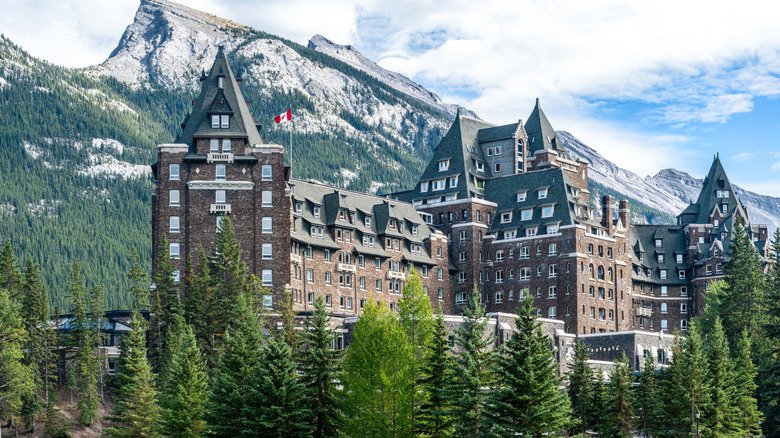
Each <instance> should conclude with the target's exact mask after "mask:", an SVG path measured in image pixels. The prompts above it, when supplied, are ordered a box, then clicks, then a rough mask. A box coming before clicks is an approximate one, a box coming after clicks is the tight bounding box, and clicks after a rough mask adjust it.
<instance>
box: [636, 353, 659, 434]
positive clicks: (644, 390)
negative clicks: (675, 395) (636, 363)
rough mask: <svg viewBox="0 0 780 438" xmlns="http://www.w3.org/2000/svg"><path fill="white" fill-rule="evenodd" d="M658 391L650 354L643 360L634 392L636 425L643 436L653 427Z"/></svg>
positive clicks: (653, 364)
mask: <svg viewBox="0 0 780 438" xmlns="http://www.w3.org/2000/svg"><path fill="white" fill-rule="evenodd" d="M658 391H659V389H658V381H657V378H656V370H655V362H654V361H653V358H652V356H651V357H650V358H648V360H646V361H645V369H644V370H642V374H641V375H640V376H639V388H638V389H637V394H636V408H637V409H636V413H637V422H638V424H637V426H639V427H640V429H641V431H642V437H643V438H647V437H649V431H650V430H652V429H653V428H654V424H655V415H656V412H657V410H658V397H659V392H658Z"/></svg>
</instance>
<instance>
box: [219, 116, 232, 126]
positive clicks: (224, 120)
mask: <svg viewBox="0 0 780 438" xmlns="http://www.w3.org/2000/svg"><path fill="white" fill-rule="evenodd" d="M220 118H221V122H222V123H221V125H222V126H221V128H222V129H227V128H230V116H228V115H223V116H221V117H220Z"/></svg>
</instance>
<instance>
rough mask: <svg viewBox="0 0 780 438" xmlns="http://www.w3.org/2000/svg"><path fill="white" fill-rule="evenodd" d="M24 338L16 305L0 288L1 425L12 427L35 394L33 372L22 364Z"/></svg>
mask: <svg viewBox="0 0 780 438" xmlns="http://www.w3.org/2000/svg"><path fill="white" fill-rule="evenodd" d="M26 338H27V333H26V332H25V330H24V321H23V320H22V318H21V316H20V311H19V305H18V304H17V303H16V302H14V301H13V300H12V299H11V295H10V293H9V292H8V290H7V289H5V288H2V287H0V346H2V348H0V422H1V421H2V420H7V421H8V422H9V423H11V424H13V425H15V426H16V425H18V423H19V421H20V420H21V414H22V405H23V401H24V400H25V399H26V398H28V397H30V396H31V394H33V392H34V391H35V384H34V381H33V377H32V371H31V370H30V368H29V367H27V366H25V364H24V360H23V359H24V354H23V347H24V345H25V344H26V343H27V339H26ZM17 427H18V426H17ZM17 433H18V431H17Z"/></svg>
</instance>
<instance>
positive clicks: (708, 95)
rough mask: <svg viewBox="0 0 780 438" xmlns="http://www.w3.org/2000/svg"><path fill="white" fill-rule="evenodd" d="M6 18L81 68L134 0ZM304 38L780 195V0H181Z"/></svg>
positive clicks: (626, 151)
mask: <svg viewBox="0 0 780 438" xmlns="http://www.w3.org/2000/svg"><path fill="white" fill-rule="evenodd" d="M3 3H7V4H6V5H4V6H5V7H4V8H2V10H3V11H4V13H3V14H2V16H0V33H3V34H4V35H5V36H6V37H8V38H10V39H11V40H12V41H14V42H15V43H17V44H19V45H21V46H22V48H23V49H25V50H27V51H28V52H30V53H31V54H33V55H34V56H37V57H40V58H43V59H46V60H48V61H51V62H54V63H57V64H61V65H66V66H69V67H85V66H89V65H93V64H98V63H100V62H102V61H103V60H104V59H106V58H107V57H108V56H109V55H110V53H111V51H112V50H113V49H114V47H116V45H117V43H118V41H119V39H120V37H121V35H122V33H123V31H124V29H125V28H126V27H127V25H129V24H130V23H131V22H132V20H133V17H134V15H135V11H136V10H137V8H138V4H139V3H138V1H127V0H111V1H105V0H79V1H71V0H24V1H21V2H19V1H14V2H13V3H11V1H10V0H0V4H3ZM178 3H182V4H185V5H188V6H191V7H193V8H196V9H199V10H202V11H205V12H209V13H211V14H214V15H217V16H220V17H224V18H228V19H231V20H234V21H236V22H239V23H241V24H245V25H248V26H251V27H254V28H256V29H260V30H263V31H266V32H269V33H272V34H276V35H279V36H282V37H285V38H288V39H291V40H294V41H297V42H299V43H302V44H306V42H307V41H308V39H309V38H311V37H312V36H313V35H314V34H321V35H323V36H325V37H327V38H329V39H330V40H332V41H334V42H336V43H339V44H351V45H353V46H354V47H355V48H356V49H357V50H359V51H360V52H361V53H363V54H364V55H365V56H367V57H368V58H370V59H373V60H375V61H376V62H378V63H379V64H380V65H381V66H382V67H385V68H387V69H389V70H394V71H397V72H400V73H402V74H404V75H406V76H408V77H409V78H411V79H413V80H414V81H416V82H418V83H420V84H422V85H424V86H425V87H426V88H428V89H429V90H431V91H433V92H435V93H437V94H439V95H440V96H441V97H442V98H443V99H444V100H445V101H446V102H450V103H457V104H460V105H462V106H464V107H467V108H469V109H471V110H473V111H475V112H476V113H477V114H478V115H479V116H480V117H481V118H482V119H484V120H486V121H489V122H492V123H496V124H503V123H511V122H514V121H516V120H518V119H527V118H528V115H529V114H530V112H531V109H532V107H533V104H534V100H535V98H537V97H538V98H540V101H541V105H542V108H543V109H544V111H545V113H546V114H547V116H548V118H549V119H550V121H551V122H552V124H553V127H554V128H555V129H558V130H565V131H569V132H571V133H572V134H573V135H575V136H576V137H577V138H579V139H580V140H581V141H583V142H584V143H586V144H588V145H589V146H591V147H593V148H594V149H596V150H597V151H598V152H599V153H601V154H602V155H603V156H605V157H606V158H608V159H610V160H612V161H613V162H615V163H616V164H618V165H619V166H621V167H625V168H627V169H629V170H631V171H634V172H636V173H637V174H639V175H641V176H645V175H653V174H655V173H656V172H658V171H659V170H661V169H664V168H669V167H674V168H677V169H680V170H683V171H686V172H688V173H690V174H692V175H694V176H696V177H703V176H704V175H705V174H706V173H707V171H708V169H709V167H710V165H711V163H712V157H713V155H715V154H716V153H718V154H719V155H720V158H721V161H722V162H723V164H724V166H725V168H726V172H727V173H728V174H729V177H730V179H731V181H732V182H733V183H736V184H737V185H740V186H742V187H744V188H746V189H749V190H752V191H755V192H758V193H762V194H767V195H772V196H778V197H780V135H778V134H780V129H779V128H780V126H779V125H780V99H778V98H779V97H780V26H778V24H777V17H778V16H780V2H769V1H766V0H763V1H754V0H741V1H740V2H737V3H734V2H725V1H715V0H709V1H680V0H675V1H666V0H656V1H652V2H643V1H614V0H590V1H587V2H584V1H581V0H560V1H546V0H513V1H497V0H493V1H473V0H448V1H447V2H441V1H431V0H415V1H406V0H340V1H331V0H285V1H278V0H276V1H265V0H180V1H179V2H178Z"/></svg>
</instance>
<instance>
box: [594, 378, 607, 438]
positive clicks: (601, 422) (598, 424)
mask: <svg viewBox="0 0 780 438" xmlns="http://www.w3.org/2000/svg"><path fill="white" fill-rule="evenodd" d="M607 406H609V393H608V391H607V384H606V382H605V378H604V370H603V369H602V368H601V366H599V369H598V371H597V372H596V379H595V380H594V382H593V393H592V395H591V398H590V409H591V415H590V419H591V421H592V422H593V423H592V424H593V430H595V431H597V432H599V433H600V434H601V433H603V432H604V429H605V422H606V421H605V415H604V413H605V412H606V409H607Z"/></svg>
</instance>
